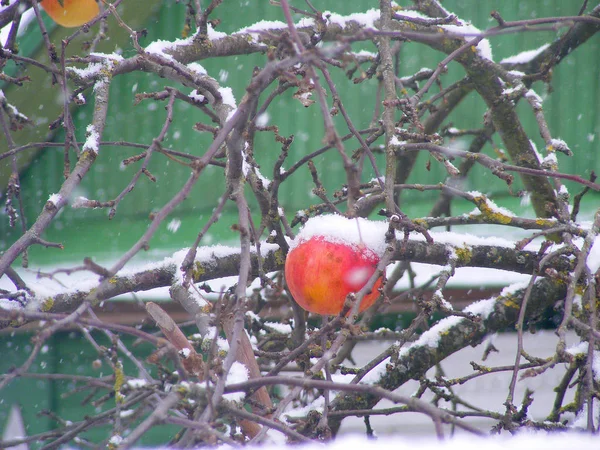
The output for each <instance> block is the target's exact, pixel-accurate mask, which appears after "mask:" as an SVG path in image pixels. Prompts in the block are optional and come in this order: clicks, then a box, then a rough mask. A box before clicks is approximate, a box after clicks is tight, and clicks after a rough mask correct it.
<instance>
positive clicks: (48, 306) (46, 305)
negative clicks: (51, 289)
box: [40, 297, 54, 312]
mask: <svg viewBox="0 0 600 450" xmlns="http://www.w3.org/2000/svg"><path fill="white" fill-rule="evenodd" d="M53 306H54V299H53V298H52V297H48V298H46V299H44V301H43V302H42V306H41V307H40V311H42V312H48V311H50V310H52V307H53Z"/></svg>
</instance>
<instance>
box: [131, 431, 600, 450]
mask: <svg viewBox="0 0 600 450" xmlns="http://www.w3.org/2000/svg"><path fill="white" fill-rule="evenodd" d="M598 443H599V441H598V437H597V436H589V435H583V434H581V435H574V434H556V433H555V434H548V433H522V434H519V435H517V436H492V437H489V438H478V437H473V436H456V437H453V438H448V439H445V440H443V441H440V440H437V439H435V438H419V439H415V438H410V439H407V438H398V437H384V438H367V437H365V436H364V435H363V436H361V435H353V436H345V437H343V438H340V439H337V440H335V441H333V442H331V443H328V444H322V443H317V442H315V443H312V444H301V445H295V446H294V447H290V448H294V449H295V450H317V449H320V450H323V449H327V450H348V449H358V448H360V449H361V450H375V449H377V450H404V449H406V450H409V449H415V448H417V449H419V450H481V449H482V448H483V449H485V450H506V449H507V448H509V449H511V450H567V449H571V448H577V449H578V450H588V449H589V450H591V449H597V448H598ZM167 448H168V447H163V449H167ZM219 448H221V449H224V448H227V449H229V448H232V447H230V446H229V445H222V446H220V447H219ZM244 448H246V449H249V450H252V449H259V448H260V449H261V450H281V449H282V448H284V447H283V445H281V444H268V445H264V446H248V447H244ZM138 449H139V447H138Z"/></svg>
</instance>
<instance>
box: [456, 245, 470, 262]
mask: <svg viewBox="0 0 600 450" xmlns="http://www.w3.org/2000/svg"><path fill="white" fill-rule="evenodd" d="M454 253H456V258H457V261H458V265H459V266H466V265H467V264H469V263H470V262H471V258H473V252H472V251H471V249H470V248H469V246H468V245H466V244H465V246H464V247H460V248H457V249H455V250H454Z"/></svg>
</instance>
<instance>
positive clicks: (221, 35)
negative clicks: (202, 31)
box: [206, 23, 227, 41]
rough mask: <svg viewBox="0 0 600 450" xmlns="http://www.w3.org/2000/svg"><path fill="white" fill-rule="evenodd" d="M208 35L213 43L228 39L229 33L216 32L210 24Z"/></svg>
mask: <svg viewBox="0 0 600 450" xmlns="http://www.w3.org/2000/svg"><path fill="white" fill-rule="evenodd" d="M206 34H207V35H208V38H209V39H210V40H211V41H214V40H217V39H222V38H224V37H227V33H223V32H221V31H216V30H215V29H214V28H213V26H212V25H211V24H210V23H209V24H208V27H207V33H206Z"/></svg>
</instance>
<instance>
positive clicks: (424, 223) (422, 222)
mask: <svg viewBox="0 0 600 450" xmlns="http://www.w3.org/2000/svg"><path fill="white" fill-rule="evenodd" d="M413 222H414V223H415V225H419V226H421V227H423V228H425V229H426V230H427V229H429V224H428V223H427V221H426V220H425V219H415V220H413Z"/></svg>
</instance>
